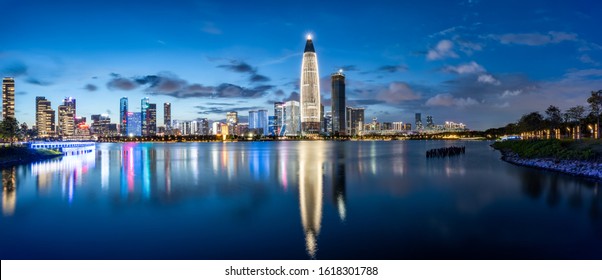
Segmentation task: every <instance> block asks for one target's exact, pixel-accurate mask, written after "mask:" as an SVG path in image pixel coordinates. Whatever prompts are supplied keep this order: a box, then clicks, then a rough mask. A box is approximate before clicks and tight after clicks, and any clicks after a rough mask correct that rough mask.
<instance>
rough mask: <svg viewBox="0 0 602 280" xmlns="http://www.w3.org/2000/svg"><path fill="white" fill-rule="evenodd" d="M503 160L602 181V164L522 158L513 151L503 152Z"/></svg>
mask: <svg viewBox="0 0 602 280" xmlns="http://www.w3.org/2000/svg"><path fill="white" fill-rule="evenodd" d="M500 152H501V153H502V160H503V161H506V162H509V163H512V164H516V165H521V166H528V167H535V168H541V169H546V170H552V171H558V172H562V173H566V174H570V175H574V176H583V177H588V178H593V179H598V180H602V162H591V161H583V160H559V159H552V158H532V159H528V158H521V157H520V156H518V154H516V153H514V152H512V151H503V150H500Z"/></svg>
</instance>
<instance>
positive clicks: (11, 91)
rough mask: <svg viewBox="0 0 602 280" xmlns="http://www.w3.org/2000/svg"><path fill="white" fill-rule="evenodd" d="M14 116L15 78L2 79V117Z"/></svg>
mask: <svg viewBox="0 0 602 280" xmlns="http://www.w3.org/2000/svg"><path fill="white" fill-rule="evenodd" d="M6 118H13V119H14V118H15V79H13V78H11V77H5V78H4V79H2V119H3V120H5V119H6Z"/></svg>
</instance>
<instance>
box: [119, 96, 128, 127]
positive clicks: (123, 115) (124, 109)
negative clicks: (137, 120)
mask: <svg viewBox="0 0 602 280" xmlns="http://www.w3.org/2000/svg"><path fill="white" fill-rule="evenodd" d="M127 128H128V98H127V97H122V98H121V99H120V100H119V134H121V135H122V136H125V135H127V134H128V133H127Z"/></svg>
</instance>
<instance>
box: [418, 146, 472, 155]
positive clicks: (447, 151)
mask: <svg viewBox="0 0 602 280" xmlns="http://www.w3.org/2000/svg"><path fill="white" fill-rule="evenodd" d="M465 152H466V147H464V146H462V147H446V148H439V149H430V150H428V151H426V157H427V158H436V157H450V156H457V155H461V154H464V153H465Z"/></svg>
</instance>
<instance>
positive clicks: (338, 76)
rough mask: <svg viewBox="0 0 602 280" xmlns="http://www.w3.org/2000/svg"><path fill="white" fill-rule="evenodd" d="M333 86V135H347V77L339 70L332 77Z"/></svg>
mask: <svg viewBox="0 0 602 280" xmlns="http://www.w3.org/2000/svg"><path fill="white" fill-rule="evenodd" d="M330 80H331V84H332V90H331V92H332V106H331V108H332V134H333V135H340V134H345V132H346V129H345V124H346V123H345V108H346V107H345V75H343V70H339V72H336V73H334V74H332V75H331V76H330Z"/></svg>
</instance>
